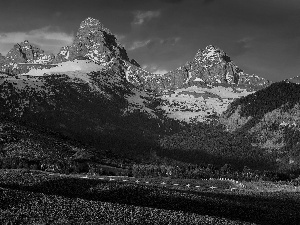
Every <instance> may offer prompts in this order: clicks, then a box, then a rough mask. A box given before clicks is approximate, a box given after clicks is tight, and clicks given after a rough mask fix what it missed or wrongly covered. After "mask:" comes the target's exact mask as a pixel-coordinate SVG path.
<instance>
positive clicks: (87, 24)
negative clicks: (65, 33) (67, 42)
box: [79, 17, 111, 33]
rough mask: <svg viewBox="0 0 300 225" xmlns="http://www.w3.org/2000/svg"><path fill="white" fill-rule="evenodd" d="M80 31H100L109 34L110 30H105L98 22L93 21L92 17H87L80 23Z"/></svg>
mask: <svg viewBox="0 0 300 225" xmlns="http://www.w3.org/2000/svg"><path fill="white" fill-rule="evenodd" d="M80 29H100V30H102V31H105V32H107V33H111V32H110V30H109V29H107V28H105V27H104V26H103V24H102V23H101V22H100V21H99V20H97V19H94V18H92V17H88V18H86V19H85V20H83V21H82V22H81V23H80V26H79V30H80Z"/></svg>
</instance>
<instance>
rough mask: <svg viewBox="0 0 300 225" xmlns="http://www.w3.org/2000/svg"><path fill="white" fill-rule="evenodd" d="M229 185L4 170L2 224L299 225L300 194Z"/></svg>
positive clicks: (0, 184) (1, 178) (0, 198)
mask: <svg viewBox="0 0 300 225" xmlns="http://www.w3.org/2000/svg"><path fill="white" fill-rule="evenodd" d="M124 180H125V181H124ZM137 180H138V181H139V182H136V181H137ZM146 182H148V183H146ZM162 182H163V183H164V184H162ZM193 182H194V183H193ZM187 183H188V184H190V185H191V186H187ZM201 183H202V185H201ZM174 184H178V185H174ZM195 185H197V186H198V188H196V186H195ZM231 185H232V183H230V182H229V181H219V180H218V181H216V180H203V181H200V180H199V181H195V180H179V179H177V180H173V179H163V180H162V179H159V180H155V179H154V178H153V179H148V180H146V178H143V179H135V178H128V177H90V176H87V175H60V174H53V173H46V172H41V171H32V170H0V202H1V205H0V212H1V213H0V215H1V216H0V223H1V224H142V223H143V224H299V222H298V221H300V215H299V210H300V194H299V192H296V191H293V192H292V191H272V192H267V191H255V190H254V188H253V187H252V188H249V189H247V188H244V189H236V190H235V191H230V189H229V188H230V187H231ZM247 185H249V184H247ZM212 186H215V187H217V188H214V189H211V188H210V187H212ZM249 186H250V185H249ZM256 186H258V185H257V184H256Z"/></svg>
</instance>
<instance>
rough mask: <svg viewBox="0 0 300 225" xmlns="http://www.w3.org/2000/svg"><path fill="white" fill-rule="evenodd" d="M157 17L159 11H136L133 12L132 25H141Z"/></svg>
mask: <svg viewBox="0 0 300 225" xmlns="http://www.w3.org/2000/svg"><path fill="white" fill-rule="evenodd" d="M159 16H160V11H136V12H134V19H133V22H132V24H134V25H142V24H144V23H145V22H147V21H149V20H151V19H153V18H158V17H159Z"/></svg>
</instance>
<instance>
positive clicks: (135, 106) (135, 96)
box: [123, 90, 158, 118]
mask: <svg viewBox="0 0 300 225" xmlns="http://www.w3.org/2000/svg"><path fill="white" fill-rule="evenodd" d="M149 97H150V96H149V95H148V94H147V93H146V92H145V91H138V90H132V94H130V95H127V96H125V98H126V100H127V101H128V107H127V108H126V109H125V111H124V112H123V115H126V114H127V113H128V112H130V113H132V112H134V111H136V110H138V111H140V112H145V113H147V114H148V115H149V116H150V117H152V118H158V117H157V116H156V114H155V112H154V111H153V110H152V109H150V108H149V107H147V106H146V104H147V101H148V100H147V98H149Z"/></svg>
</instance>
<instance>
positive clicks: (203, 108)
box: [158, 86, 253, 122]
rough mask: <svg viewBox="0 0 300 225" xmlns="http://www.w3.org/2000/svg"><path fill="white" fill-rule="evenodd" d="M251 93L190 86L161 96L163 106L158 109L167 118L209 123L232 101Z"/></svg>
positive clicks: (224, 88)
mask: <svg viewBox="0 0 300 225" xmlns="http://www.w3.org/2000/svg"><path fill="white" fill-rule="evenodd" d="M252 93H253V92H247V91H246V90H244V89H240V88H232V87H222V86H207V87H197V86H191V87H188V88H181V89H177V90H176V91H175V92H174V93H172V94H168V95H163V96H161V97H160V98H161V100H162V101H163V104H162V105H161V106H159V107H158V109H160V110H163V111H164V112H165V114H166V115H167V116H168V117H169V118H173V119H177V120H181V121H185V122H191V120H196V121H198V122H205V121H210V120H211V117H212V116H219V115H221V114H222V113H223V112H224V111H225V110H226V109H227V107H228V105H229V104H230V103H231V102H232V101H233V100H234V99H236V98H240V97H242V96H246V95H248V94H252Z"/></svg>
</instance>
